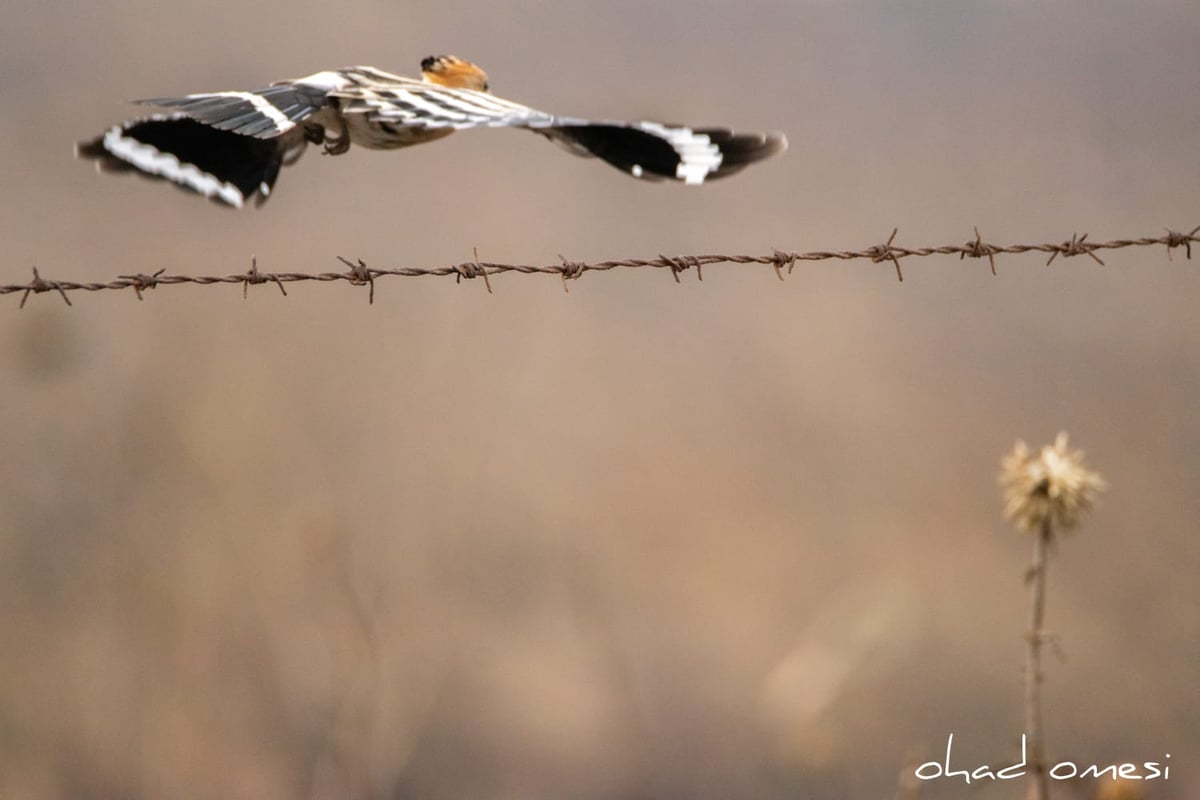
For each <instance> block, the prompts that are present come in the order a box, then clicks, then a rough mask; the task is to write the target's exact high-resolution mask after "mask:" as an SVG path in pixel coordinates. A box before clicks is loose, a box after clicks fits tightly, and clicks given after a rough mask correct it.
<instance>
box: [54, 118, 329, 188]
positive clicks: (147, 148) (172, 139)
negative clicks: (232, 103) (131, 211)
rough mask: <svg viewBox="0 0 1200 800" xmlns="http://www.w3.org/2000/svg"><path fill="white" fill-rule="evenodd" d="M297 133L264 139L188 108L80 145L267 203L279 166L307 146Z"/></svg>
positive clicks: (140, 168)
mask: <svg viewBox="0 0 1200 800" xmlns="http://www.w3.org/2000/svg"><path fill="white" fill-rule="evenodd" d="M296 134H297V135H295V136H283V137H278V138H275V139H259V138H254V137H252V136H244V135H242V134H240V133H234V132H232V131H227V130H220V129H218V128H214V127H210V126H209V125H206V124H203V123H201V122H197V121H196V120H194V119H191V118H190V117H189V116H187V115H185V114H182V113H171V114H155V115H153V116H150V117H147V118H145V119H140V120H134V121H132V122H126V123H123V124H121V125H117V126H116V127H113V128H110V129H109V130H107V131H105V132H104V133H103V134H101V135H100V136H97V137H96V138H94V139H90V140H88V141H84V142H80V143H79V144H78V145H76V147H75V154H76V156H78V157H79V158H87V159H93V160H95V161H96V162H97V167H98V168H99V169H103V170H112V171H120V172H126V171H133V172H137V173H140V174H142V175H145V176H147V177H150V178H156V179H161V180H165V181H170V182H171V183H173V184H175V185H176V186H179V187H180V188H183V189H187V190H189V191H192V192H196V193H198V194H202V195H204V196H205V197H208V198H209V199H211V200H214V201H217V202H220V203H225V204H227V205H230V206H233V207H235V208H241V207H242V206H244V205H245V204H246V203H247V202H248V201H249V200H251V199H254V200H256V202H257V203H259V204H261V203H263V202H264V201H265V200H266V199H267V197H268V196H269V195H270V194H271V188H272V187H273V186H274V185H275V180H276V179H277V178H278V177H279V170H280V168H281V167H283V166H284V165H285V164H288V163H291V162H292V161H293V160H295V158H296V157H298V156H299V154H300V152H302V151H303V149H304V146H305V144H306V140H305V139H304V138H303V135H302V134H301V132H300V131H299V130H297V131H296Z"/></svg>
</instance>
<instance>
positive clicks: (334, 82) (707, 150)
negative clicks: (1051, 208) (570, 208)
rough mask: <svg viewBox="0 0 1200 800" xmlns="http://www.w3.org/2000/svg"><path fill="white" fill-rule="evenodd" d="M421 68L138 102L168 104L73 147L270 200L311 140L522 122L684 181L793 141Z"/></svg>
mask: <svg viewBox="0 0 1200 800" xmlns="http://www.w3.org/2000/svg"><path fill="white" fill-rule="evenodd" d="M421 76H422V77H421V79H420V80H418V79H415V78H404V77H401V76H399V75H392V74H390V73H387V72H383V71H382V70H378V69H375V68H374V67H348V68H346V69H336V70H325V71H323V72H318V73H316V74H313V75H309V76H308V77H306V78H299V79H297V80H291V81H280V82H277V83H273V84H271V85H270V86H268V87H267V88H265V89H254V90H251V91H231V92H208V93H204V94H189V95H185V96H183V97H159V98H153V99H149V100H139V101H137V102H138V103H141V104H143V105H149V106H157V107H159V108H163V109H170V110H168V111H165V112H160V113H155V114H151V115H150V116H148V117H145V118H143V119H137V120H131V121H129V122H124V123H121V124H120V125H116V126H114V127H112V128H110V129H109V130H107V131H105V132H104V133H103V134H101V135H100V136H97V137H95V138H93V139H89V140H87V141H83V142H80V143H79V144H78V145H76V149H75V152H76V155H77V156H78V157H80V158H86V159H93V160H95V161H96V165H97V168H99V169H102V170H111V171H118V172H128V171H133V172H137V173H140V174H142V175H146V176H149V177H152V178H158V179H162V180H166V181H170V182H171V183H173V184H175V185H177V186H180V187H182V188H184V189H188V190H190V191H193V192H196V193H198V194H201V195H204V196H205V197H208V198H210V199H212V200H214V201H217V202H219V203H224V204H226V205H229V206H233V207H236V208H241V207H243V206H245V205H246V204H247V203H248V202H249V201H250V200H254V201H255V203H256V204H257V205H261V204H262V203H263V202H264V201H266V199H267V198H268V197H269V196H270V195H271V192H272V190H273V189H274V186H275V181H276V179H277V178H278V177H279V170H280V169H281V168H283V167H285V166H287V165H290V164H293V163H295V161H296V160H297V159H298V158H299V157H300V156H301V155H302V154H303V152H304V150H305V149H306V148H307V146H308V145H309V144H314V145H321V146H322V147H323V151H324V152H325V153H326V154H329V155H337V154H340V153H344V152H346V151H347V150H349V149H350V145H352V144H353V145H357V146H359V147H366V148H369V149H372V150H393V149H396V148H400V147H408V146H410V145H414V144H421V143H422V142H431V141H433V140H434V139H441V138H443V137H445V136H449V135H450V134H451V133H453V132H454V131H456V130H462V129H464V128H524V129H525V130H529V131H533V132H534V133H538V134H540V135H542V136H545V137H546V138H547V139H550V140H551V141H553V142H557V143H558V144H560V145H562V146H563V147H564V148H566V149H567V150H569V151H570V152H572V153H574V154H576V155H580V156H595V157H598V158H600V159H602V160H603V161H606V162H608V163H609V164H611V165H613V166H614V167H616V168H617V169H620V170H621V171H623V172H625V173H627V174H629V175H632V176H634V177H635V178H642V179H646V180H661V179H670V180H676V181H682V182H683V183H686V184H701V183H704V182H705V181H709V180H713V179H714V178H721V177H724V176H726V175H731V174H733V173H735V172H737V171H739V170H741V169H742V168H743V167H745V166H747V165H749V164H753V163H754V162H756V161H761V160H762V159H764V158H767V157H769V156H773V155H775V154H776V153H781V152H783V150H785V149H786V148H787V139H785V138H784V136H783V134H780V133H735V132H733V131H730V130H727V129H724V128H689V127H685V126H682V125H667V124H663V123H659V122H592V121H589V120H585V119H576V118H572V117H560V116H555V115H553V114H547V113H545V112H543V111H537V110H535V109H533V108H529V107H528V106H524V105H521V104H520V103H514V102H512V101H510V100H503V99H501V98H499V97H496V96H495V95H493V94H491V93H490V92H489V91H488V79H487V75H486V73H484V71H483V70H482V69H480V68H479V67H477V66H475V65H474V64H471V63H470V62H467V61H463V60H462V59H459V58H456V57H455V56H430V57H429V58H426V59H424V60H423V61H422V62H421Z"/></svg>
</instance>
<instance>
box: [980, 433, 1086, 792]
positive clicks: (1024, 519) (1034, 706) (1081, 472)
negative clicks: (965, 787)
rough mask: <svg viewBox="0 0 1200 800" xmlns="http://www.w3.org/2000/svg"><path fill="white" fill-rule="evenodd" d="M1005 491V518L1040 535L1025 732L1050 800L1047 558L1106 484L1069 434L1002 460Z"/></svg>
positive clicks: (1039, 785)
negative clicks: (1045, 720) (1059, 534)
mask: <svg viewBox="0 0 1200 800" xmlns="http://www.w3.org/2000/svg"><path fill="white" fill-rule="evenodd" d="M1000 467H1001V470H1000V483H1001V485H1002V486H1003V487H1004V516H1005V517H1007V518H1008V519H1009V520H1010V521H1012V522H1013V524H1015V525H1016V526H1017V527H1018V528H1019V529H1021V530H1023V531H1028V532H1030V533H1033V534H1034V538H1033V560H1032V561H1031V562H1030V565H1029V571H1028V573H1027V574H1026V579H1027V581H1028V583H1029V587H1030V588H1029V593H1030V594H1029V630H1028V632H1027V633H1026V647H1025V733H1026V736H1027V737H1028V745H1029V767H1030V769H1031V771H1032V773H1033V785H1032V787H1031V792H1030V797H1031V798H1032V800H1049V797H1050V778H1049V774H1048V773H1047V766H1046V746H1045V734H1044V732H1043V728H1042V698H1041V685H1042V677H1043V674H1042V645H1043V644H1044V643H1045V641H1046V639H1047V634H1046V632H1045V630H1044V628H1043V621H1044V619H1045V612H1046V557H1047V554H1048V552H1049V549H1050V545H1051V544H1052V543H1053V542H1054V534H1055V531H1056V530H1060V531H1067V530H1069V529H1071V528H1074V527H1075V526H1076V525H1078V524H1079V518H1080V516H1081V515H1082V514H1083V512H1084V511H1087V510H1088V509H1090V508H1091V507H1092V505H1093V504H1094V502H1095V499H1096V495H1098V494H1099V493H1100V492H1102V491H1104V489H1105V488H1106V484H1105V482H1104V479H1103V478H1102V477H1101V476H1100V474H1099V473H1096V472H1092V471H1090V470H1088V469H1087V468H1086V467H1085V466H1084V464H1083V451H1081V450H1071V449H1070V448H1069V447H1068V444H1067V434H1066V432H1062V433H1059V434H1058V436H1057V437H1056V438H1055V440H1054V444H1052V445H1047V446H1045V447H1043V448H1042V449H1041V450H1040V451H1039V452H1037V453H1033V452H1031V451H1030V450H1029V447H1028V446H1027V445H1026V444H1025V443H1024V442H1022V441H1019V440H1018V441H1017V443H1016V445H1014V446H1013V450H1012V452H1011V453H1009V454H1008V455H1007V456H1005V457H1004V458H1003V459H1002V460H1001V462H1000Z"/></svg>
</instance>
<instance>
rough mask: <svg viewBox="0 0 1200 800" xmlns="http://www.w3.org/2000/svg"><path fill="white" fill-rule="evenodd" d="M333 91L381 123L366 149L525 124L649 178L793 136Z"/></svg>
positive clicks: (746, 160) (440, 95) (426, 89)
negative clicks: (401, 139)
mask: <svg viewBox="0 0 1200 800" xmlns="http://www.w3.org/2000/svg"><path fill="white" fill-rule="evenodd" d="M331 96H332V97H336V98H339V99H340V108H341V111H342V113H343V114H344V115H345V116H346V118H347V119H351V118H352V117H354V116H355V115H359V116H362V117H363V118H365V121H366V122H367V123H368V124H367V125H362V126H360V127H362V128H370V127H371V125H372V124H373V125H375V126H378V129H379V130H380V131H381V133H380V136H379V140H380V142H381V143H377V144H373V145H372V144H367V143H366V142H363V144H364V145H365V146H368V147H370V146H375V147H386V146H388V145H387V144H386V142H387V141H388V140H389V137H392V136H397V137H398V136H400V135H401V131H404V130H406V129H408V130H411V129H417V130H428V131H439V130H445V131H447V132H448V131H450V130H462V129H465V128H479V127H489V128H497V127H511V128H525V129H528V130H532V131H534V132H536V133H539V134H541V135H543V136H545V137H547V138H548V139H551V140H552V141H555V142H557V143H559V144H560V145H562V146H563V147H565V148H566V149H567V150H568V151H570V152H572V153H574V154H576V155H580V156H595V157H597V158H600V159H602V160H603V161H605V162H607V163H609V164H611V165H613V166H614V167H616V168H617V169H619V170H621V171H622V172H625V173H627V174H630V175H633V176H634V177H636V178H644V179H647V180H662V179H673V180H679V181H683V182H684V183H689V184H700V183H704V182H705V181H706V180H714V179H716V178H721V177H725V176H726V175H732V174H733V173H735V172H737V171H739V170H741V169H743V168H744V167H746V166H747V165H749V164H752V163H754V162H756V161H760V160H762V159H764V158H768V157H769V156H772V155H775V154H777V153H780V152H782V151H783V150H785V149H786V148H787V139H785V138H784V136H783V135H782V134H779V133H767V134H764V133H735V132H733V131H730V130H727V129H724V128H689V127H687V126H683V125H667V124H663V123H659V122H610V121H600V122H594V121H591V120H585V119H576V118H572V117H559V116H555V115H553V114H547V113H546V112H544V111H538V110H536V109H533V108H530V107H529V106H524V105H521V104H520V103H514V102H512V101H510V100H504V99H503V98H500V97H496V96H495V95H492V94H489V93H486V92H478V91H473V90H470V89H456V88H450V87H443V86H433V85H430V84H427V83H420V82H416V81H410V82H406V83H405V84H393V85H364V86H354V87H344V88H341V89H338V90H336V91H334V92H332V93H331ZM351 130H352V131H353V130H354V126H353V124H352V125H351ZM356 143H357V142H356Z"/></svg>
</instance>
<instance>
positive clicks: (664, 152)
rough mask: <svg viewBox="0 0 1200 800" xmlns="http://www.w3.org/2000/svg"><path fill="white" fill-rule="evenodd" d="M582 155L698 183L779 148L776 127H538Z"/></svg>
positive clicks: (637, 173)
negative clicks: (747, 130)
mask: <svg viewBox="0 0 1200 800" xmlns="http://www.w3.org/2000/svg"><path fill="white" fill-rule="evenodd" d="M538 132H539V133H543V134H544V135H546V136H548V137H549V138H550V139H553V140H554V141H556V142H558V143H559V144H561V145H563V146H564V147H566V148H567V149H568V150H570V151H571V152H572V153H575V154H576V155H581V156H595V157H597V158H600V159H603V160H604V161H606V162H608V163H609V164H612V165H613V166H614V167H616V168H617V169H619V170H621V171H622V172H626V173H628V174H630V175H633V176H634V177H635V178H644V179H647V180H662V179H671V180H679V181H683V182H684V183H692V184H700V183H704V182H705V181H710V180H715V179H716V178H723V177H725V176H726V175H732V174H733V173H735V172H738V171H739V170H741V169H743V168H744V167H746V166H747V165H749V164H753V163H754V162H756V161H761V160H762V159H764V158H768V157H770V156H773V155H775V154H776V153H781V152H783V151H784V150H786V149H787V139H786V138H784V136H783V134H781V133H735V132H733V131H730V130H727V129H724V128H694V129H693V128H687V127H683V126H679V125H664V124H662V123H658V122H635V123H627V124H626V123H609V122H585V121H580V122H578V123H576V122H574V121H572V122H569V123H564V124H557V125H554V126H553V127H547V128H541V129H538Z"/></svg>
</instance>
